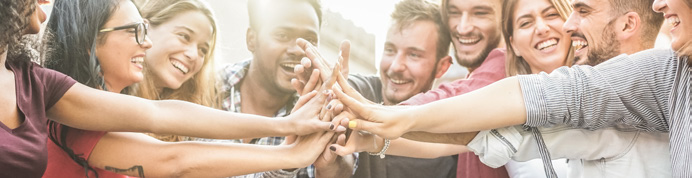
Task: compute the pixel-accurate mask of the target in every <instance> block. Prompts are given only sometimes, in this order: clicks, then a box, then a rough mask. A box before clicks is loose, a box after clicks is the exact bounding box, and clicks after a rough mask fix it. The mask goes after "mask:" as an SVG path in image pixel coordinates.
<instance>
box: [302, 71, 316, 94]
mask: <svg viewBox="0 0 692 178" xmlns="http://www.w3.org/2000/svg"><path fill="white" fill-rule="evenodd" d="M319 81H320V71H319V70H317V69H315V70H313V71H312V74H311V75H310V79H309V80H308V82H307V83H305V86H304V88H303V89H302V90H303V91H312V90H315V88H317V83H318V82H319Z"/></svg>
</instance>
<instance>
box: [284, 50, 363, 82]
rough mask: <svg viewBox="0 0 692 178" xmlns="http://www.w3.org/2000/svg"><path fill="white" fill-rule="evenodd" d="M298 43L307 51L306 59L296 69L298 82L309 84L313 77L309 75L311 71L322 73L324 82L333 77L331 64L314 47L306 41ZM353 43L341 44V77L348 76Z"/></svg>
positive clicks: (339, 61) (339, 60)
mask: <svg viewBox="0 0 692 178" xmlns="http://www.w3.org/2000/svg"><path fill="white" fill-rule="evenodd" d="M296 43H297V44H298V46H300V47H301V48H302V49H303V50H304V51H305V56H306V58H303V59H302V60H301V61H300V62H301V64H300V65H297V66H296V67H295V68H294V72H295V73H296V76H297V79H298V81H300V82H301V83H307V79H308V78H309V76H311V73H308V72H309V71H314V70H309V69H318V70H319V71H320V72H321V75H320V76H321V78H322V81H325V80H327V78H329V76H332V70H331V69H330V68H329V66H331V64H329V63H328V62H327V60H326V59H325V58H324V57H322V55H321V54H320V53H319V51H318V50H317V48H316V47H315V46H313V45H312V44H311V43H310V42H308V41H306V40H304V39H297V40H296ZM350 51H351V42H350V41H348V40H346V41H343V42H341V47H340V51H339V57H338V58H339V59H338V63H340V64H341V66H342V69H341V72H340V73H341V75H344V76H348V72H349V69H348V61H349V60H350Z"/></svg>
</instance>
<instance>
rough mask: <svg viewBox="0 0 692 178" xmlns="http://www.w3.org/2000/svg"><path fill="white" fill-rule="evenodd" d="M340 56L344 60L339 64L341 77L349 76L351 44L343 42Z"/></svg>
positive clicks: (346, 41)
mask: <svg viewBox="0 0 692 178" xmlns="http://www.w3.org/2000/svg"><path fill="white" fill-rule="evenodd" d="M339 50H340V51H339V54H340V56H341V58H343V59H342V60H341V61H339V63H340V64H341V75H344V76H348V74H349V73H348V72H349V71H348V70H349V65H348V62H349V60H350V58H351V42H350V41H348V40H344V41H342V42H341V47H340V49H339Z"/></svg>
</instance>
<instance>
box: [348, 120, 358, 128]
mask: <svg viewBox="0 0 692 178" xmlns="http://www.w3.org/2000/svg"><path fill="white" fill-rule="evenodd" d="M356 126H358V122H356V121H348V128H352V129H353V128H356Z"/></svg>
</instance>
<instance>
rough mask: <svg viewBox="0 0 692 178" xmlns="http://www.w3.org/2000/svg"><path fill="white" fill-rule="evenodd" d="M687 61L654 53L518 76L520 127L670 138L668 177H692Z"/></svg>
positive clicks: (691, 96) (691, 75)
mask: <svg viewBox="0 0 692 178" xmlns="http://www.w3.org/2000/svg"><path fill="white" fill-rule="evenodd" d="M686 60H689V59H688V58H687V57H685V58H679V57H678V56H677V55H676V54H675V53H674V52H673V51H672V50H670V49H668V50H660V49H653V50H646V51H642V52H639V53H636V54H632V55H620V56H617V57H615V58H613V59H610V60H608V61H606V62H604V63H602V64H600V65H597V66H595V67H591V66H575V67H572V68H567V67H561V68H559V69H557V70H555V71H553V72H552V73H551V74H545V73H541V74H539V75H526V76H519V77H518V78H519V82H520V85H521V90H522V93H523V95H524V103H525V104H526V111H527V120H526V124H525V125H526V126H532V127H535V126H544V127H550V126H555V125H559V124H566V125H568V126H570V127H575V128H585V129H591V130H595V129H600V128H604V127H609V126H613V127H615V128H620V129H626V128H636V129H640V130H645V131H662V132H670V147H671V149H670V152H671V164H672V170H673V173H672V175H673V176H674V177H692V169H691V168H692V164H689V163H692V146H691V145H692V105H691V103H692V102H691V100H692V90H691V89H690V84H692V83H691V82H690V81H691V80H692V68H691V66H689V65H688V64H687V61H686ZM543 150H545V149H543Z"/></svg>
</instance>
